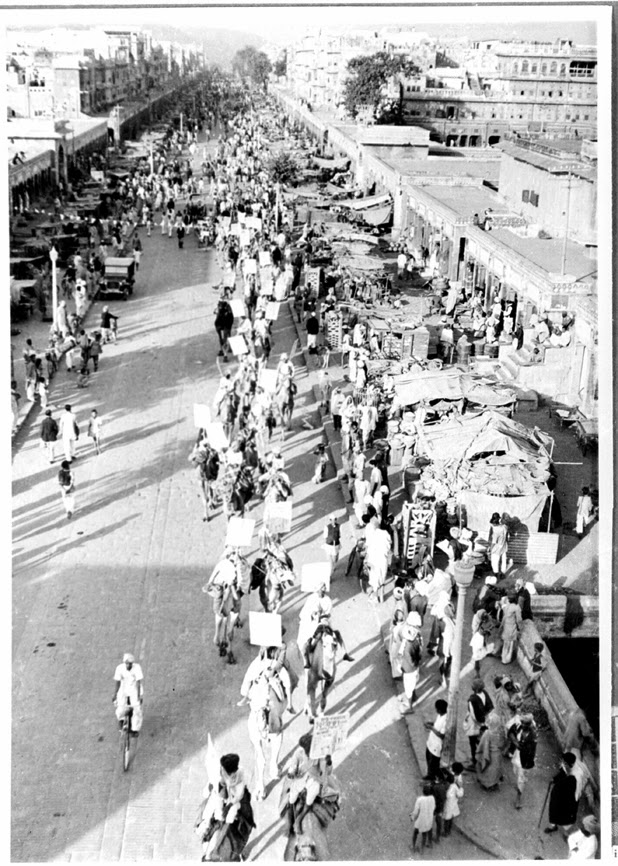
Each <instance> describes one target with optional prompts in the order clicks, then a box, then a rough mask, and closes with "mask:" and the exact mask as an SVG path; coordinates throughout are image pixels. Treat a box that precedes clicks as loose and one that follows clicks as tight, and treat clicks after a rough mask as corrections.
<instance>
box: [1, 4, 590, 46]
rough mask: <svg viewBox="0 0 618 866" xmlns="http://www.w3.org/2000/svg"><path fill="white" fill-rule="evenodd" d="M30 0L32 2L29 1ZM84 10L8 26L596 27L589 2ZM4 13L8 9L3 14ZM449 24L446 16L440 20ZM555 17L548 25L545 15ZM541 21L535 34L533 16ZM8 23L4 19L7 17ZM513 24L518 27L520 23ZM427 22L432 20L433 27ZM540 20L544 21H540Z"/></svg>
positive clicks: (286, 29)
mask: <svg viewBox="0 0 618 866" xmlns="http://www.w3.org/2000/svg"><path fill="white" fill-rule="evenodd" d="M31 5H32V4H31ZM88 5H89V6H91V7H92V8H89V9H72V8H70V5H68V4H57V5H55V6H54V7H53V8H48V9H44V8H41V6H42V4H40V5H38V6H37V8H36V9H33V8H30V9H28V8H27V4H24V3H21V4H20V11H19V12H14V13H12V14H11V15H10V26H11V27H31V26H45V27H47V26H66V27H70V26H74V25H75V24H78V23H79V24H88V25H90V26H100V25H104V24H108V25H109V24H112V23H113V24H114V26H129V25H135V26H139V27H141V28H144V29H147V28H148V27H152V26H154V25H159V26H164V25H166V24H167V25H171V26H173V27H176V28H179V29H190V28H191V29H192V28H200V29H202V28H210V27H212V28H228V29H232V30H242V31H245V32H254V33H256V34H258V35H260V36H262V37H265V38H266V39H268V40H272V41H282V40H285V41H289V40H293V39H294V37H295V36H297V35H299V34H300V33H302V32H303V31H304V30H305V29H307V28H309V27H316V26H318V27H319V26H323V27H324V28H325V29H329V28H331V27H337V28H340V27H346V26H352V27H355V28H362V27H365V26H372V27H373V26H382V27H384V26H399V27H406V28H407V27H410V28H416V29H417V30H423V29H426V30H428V32H430V33H431V35H439V34H440V33H441V32H442V33H443V35H444V36H449V37H452V36H456V35H458V34H459V33H461V35H462V36H470V35H472V34H471V32H470V31H471V30H472V31H473V33H474V35H475V36H478V38H483V37H484V36H485V37H487V38H495V37H497V36H499V35H502V36H503V35H504V34H505V33H507V34H508V37H509V38H539V39H552V38H556V37H557V36H565V37H566V38H572V39H576V41H577V42H579V43H580V44H589V43H591V42H593V41H594V39H595V35H594V34H595V30H594V27H593V26H591V25H589V24H585V25H582V24H581V23H575V22H590V21H591V20H592V19H593V18H594V16H595V14H596V11H595V9H594V7H590V6H563V5H561V4H549V5H545V4H543V5H541V4H533V3H526V4H525V5H524V6H510V5H508V4H496V5H491V4H476V5H474V6H467V7H466V6H462V5H459V6H453V7H448V6H443V5H441V4H439V3H434V4H427V5H424V6H411V5H410V6H399V7H394V6H389V5H387V4H384V3H373V4H371V5H369V4H357V5H354V6H352V5H344V6H330V7H329V6H325V5H317V4H316V5H307V4H304V5H303V4H300V3H287V4H286V5H285V6H279V7H276V6H273V5H270V6H269V5H267V4H260V5H257V4H244V5H243V6H242V7H240V6H239V5H237V4H230V5H229V6H228V7H223V6H214V5H213V4H204V3H202V4H199V5H195V4H194V5H192V6H190V8H186V7H185V8H183V7H181V6H180V5H175V6H174V5H171V4H169V3H168V4H157V3H156V2H155V3H154V4H152V3H151V4H149V6H148V7H144V6H137V5H133V4H132V5H129V4H128V3H123V4H122V8H114V9H111V8H110V7H109V6H108V7H107V9H102V8H101V7H100V6H99V7H97V6H96V4H88ZM5 14H6V13H5ZM5 20H6V18H5ZM445 21H446V22H448V23H446V24H445V23H444V22H445ZM551 21H553V22H555V26H554V27H549V28H548V26H547V22H551ZM536 22H538V23H539V30H538V36H537V34H536V33H535V30H536V28H533V27H531V25H532V24H533V23H536ZM6 23H9V21H7V22H6ZM518 23H519V24H521V25H522V26H518ZM431 25H433V26H431ZM541 25H543V26H541Z"/></svg>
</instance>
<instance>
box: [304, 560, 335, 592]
mask: <svg viewBox="0 0 618 866" xmlns="http://www.w3.org/2000/svg"><path fill="white" fill-rule="evenodd" d="M330 568H331V566H330V562H310V563H306V564H305V565H303V566H302V568H301V572H300V588H301V590H302V592H317V590H318V589H319V588H320V587H321V586H322V584H326V592H328V591H329V590H330Z"/></svg>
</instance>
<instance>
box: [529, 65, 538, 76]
mask: <svg viewBox="0 0 618 866" xmlns="http://www.w3.org/2000/svg"><path fill="white" fill-rule="evenodd" d="M536 70H537V65H536V63H533V64H532V66H531V67H530V72H531V73H532V75H536Z"/></svg>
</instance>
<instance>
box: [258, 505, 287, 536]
mask: <svg viewBox="0 0 618 866" xmlns="http://www.w3.org/2000/svg"><path fill="white" fill-rule="evenodd" d="M264 526H265V527H266V529H267V530H268V531H269V532H270V533H271V534H272V535H285V534H286V533H287V532H290V531H291V529H292V501H291V500H290V499H288V500H287V501H286V502H271V503H269V504H268V505H267V506H266V508H265V509H264Z"/></svg>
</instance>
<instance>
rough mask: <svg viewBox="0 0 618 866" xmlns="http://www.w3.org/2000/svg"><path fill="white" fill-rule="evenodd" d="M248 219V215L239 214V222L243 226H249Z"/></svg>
mask: <svg viewBox="0 0 618 866" xmlns="http://www.w3.org/2000/svg"><path fill="white" fill-rule="evenodd" d="M247 219H248V217H247V214H244V213H239V214H238V222H239V224H240V225H241V226H244V225H248V222H247Z"/></svg>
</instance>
